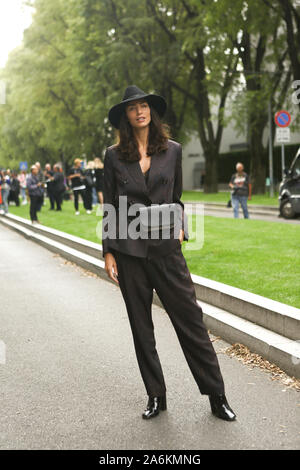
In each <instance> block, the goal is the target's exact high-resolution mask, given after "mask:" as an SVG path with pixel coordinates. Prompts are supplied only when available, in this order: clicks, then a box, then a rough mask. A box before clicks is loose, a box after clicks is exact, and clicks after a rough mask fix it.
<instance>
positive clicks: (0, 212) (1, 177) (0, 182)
mask: <svg viewBox="0 0 300 470" xmlns="http://www.w3.org/2000/svg"><path fill="white" fill-rule="evenodd" d="M3 183H4V175H3V172H2V170H0V215H3V214H4V207H3V200H2V186H3Z"/></svg>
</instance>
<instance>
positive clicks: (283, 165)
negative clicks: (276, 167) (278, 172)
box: [281, 144, 285, 179]
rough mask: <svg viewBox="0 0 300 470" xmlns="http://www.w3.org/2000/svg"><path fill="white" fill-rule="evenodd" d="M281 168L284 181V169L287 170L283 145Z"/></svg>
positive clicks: (282, 146)
mask: <svg viewBox="0 0 300 470" xmlns="http://www.w3.org/2000/svg"><path fill="white" fill-rule="evenodd" d="M281 168H282V179H283V178H284V169H285V162H284V144H281Z"/></svg>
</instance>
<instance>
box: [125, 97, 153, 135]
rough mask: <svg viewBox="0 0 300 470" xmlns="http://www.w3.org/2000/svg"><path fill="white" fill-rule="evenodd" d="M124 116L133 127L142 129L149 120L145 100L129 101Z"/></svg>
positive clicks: (148, 108) (149, 113)
mask: <svg viewBox="0 0 300 470" xmlns="http://www.w3.org/2000/svg"><path fill="white" fill-rule="evenodd" d="M126 116H127V118H128V121H129V124H131V126H132V127H133V128H134V129H143V128H145V127H147V126H149V124H150V121H151V112H150V106H149V104H148V103H147V101H142V100H139V101H138V100H137V101H131V102H130V103H129V104H128V106H127V107H126Z"/></svg>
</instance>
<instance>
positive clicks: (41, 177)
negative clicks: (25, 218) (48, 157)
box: [35, 162, 44, 212]
mask: <svg viewBox="0 0 300 470" xmlns="http://www.w3.org/2000/svg"><path fill="white" fill-rule="evenodd" d="M35 166H36V167H37V174H36V176H37V178H38V180H39V182H40V183H43V182H44V175H43V172H42V169H41V164H40V162H36V163H35ZM40 188H41V191H40V196H39V198H38V202H37V207H38V208H37V211H38V212H39V211H40V210H41V209H42V206H43V204H44V189H43V184H41V186H40Z"/></svg>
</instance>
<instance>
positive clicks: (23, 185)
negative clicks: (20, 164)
mask: <svg viewBox="0 0 300 470" xmlns="http://www.w3.org/2000/svg"><path fill="white" fill-rule="evenodd" d="M26 178H27V174H26V171H25V170H22V171H21V173H20V174H19V175H18V180H19V182H20V191H21V198H22V206H24V205H26V204H27V197H26Z"/></svg>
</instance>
